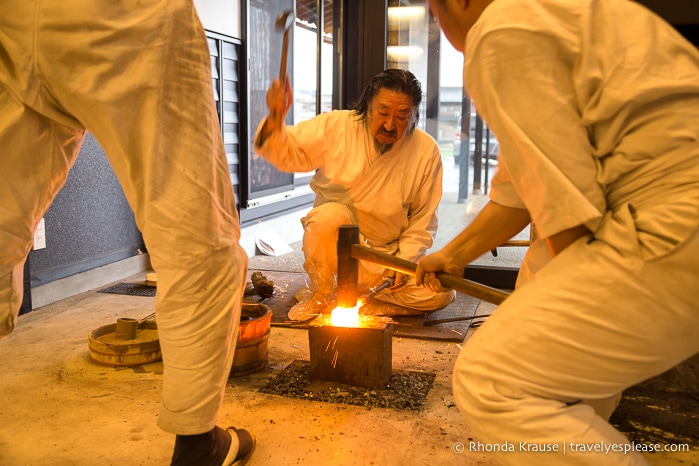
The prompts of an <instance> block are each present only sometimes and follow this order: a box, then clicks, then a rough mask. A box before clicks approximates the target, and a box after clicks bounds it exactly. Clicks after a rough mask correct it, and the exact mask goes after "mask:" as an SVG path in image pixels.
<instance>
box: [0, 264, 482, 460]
mask: <svg viewBox="0 0 699 466" xmlns="http://www.w3.org/2000/svg"><path fill="white" fill-rule="evenodd" d="M138 279H140V278H139V277H134V280H138ZM154 303H155V298H147V297H139V296H125V295H115V294H107V293H99V292H94V291H91V292H87V293H83V294H81V295H78V296H75V297H73V298H69V299H66V300H63V301H60V302H57V303H54V304H50V305H48V306H45V307H43V308H41V309H38V310H35V311H33V312H31V313H29V314H27V315H24V316H22V317H20V320H19V326H18V328H17V329H16V330H15V332H13V333H12V334H11V335H10V336H8V337H6V338H4V339H2V340H0V367H2V371H1V372H0V400H1V403H0V465H7V466H15V465H58V466H62V465H94V464H100V465H117V464H118V465H126V466H128V465H155V464H161V465H165V464H168V463H169V457H170V454H171V450H172V446H173V442H174V436H172V435H170V434H167V433H165V432H163V431H161V430H160V429H159V428H158V427H157V426H156V416H157V408H158V403H159V400H160V387H161V375H162V364H161V363H152V364H147V365H144V366H138V367H135V368H112V367H105V366H100V365H97V364H95V363H93V362H91V361H90V359H89V347H88V340H87V335H88V333H89V332H91V331H92V330H94V329H96V328H98V327H101V326H103V325H107V324H110V323H113V322H115V321H116V318H117V317H133V318H136V319H140V318H143V317H146V316H148V315H149V314H150V313H152V312H153V309H154ZM458 352H459V345H456V344H454V343H440V342H433V341H421V340H413V339H398V338H394V342H393V369H394V370H410V371H431V372H435V373H436V374H437V376H436V380H435V383H434V387H433V388H432V390H431V391H430V393H429V396H428V399H427V404H426V406H425V407H424V408H423V409H422V410H420V411H407V410H406V411H397V410H392V409H377V408H373V409H367V408H364V407H355V406H349V405H342V404H331V403H321V402H314V401H305V400H299V399H293V398H287V397H282V396H277V395H268V394H263V393H260V389H261V388H262V387H263V386H264V385H266V383H267V381H269V380H270V379H271V378H273V377H274V376H275V375H276V374H278V373H279V372H280V371H281V370H282V369H284V368H285V367H286V366H287V365H288V364H289V363H290V362H291V361H293V360H295V359H304V360H308V359H309V351H308V334H307V332H306V331H304V330H297V329H286V328H278V327H273V328H272V331H271V335H270V338H269V359H268V365H267V367H266V368H265V369H263V370H262V371H259V372H257V373H255V374H252V375H249V376H244V377H238V378H232V379H230V384H229V386H228V387H227V389H226V399H225V401H224V404H223V406H222V408H221V411H220V420H219V424H220V425H221V426H228V425H235V426H240V427H246V428H249V429H250V430H251V431H253V432H254V433H255V434H256V436H257V439H258V447H257V450H256V452H255V454H254V456H253V458H252V461H251V462H250V463H249V464H252V465H274V466H277V465H291V464H324V465H368V464H377V465H394V464H395V465H399V464H400V465H421V464H425V465H435V464H452V463H454V462H457V461H459V462H461V461H465V462H467V463H468V464H483V465H489V464H494V463H493V462H492V461H491V460H489V459H488V458H487V456H486V455H484V454H481V453H475V454H474V453H468V452H463V453H461V452H459V453H457V452H456V451H455V448H456V449H457V450H458V444H459V442H462V443H465V442H468V440H469V439H470V438H471V437H472V435H471V433H470V431H469V429H468V427H467V426H466V424H465V423H464V421H463V419H462V418H461V416H460V414H459V412H458V410H457V408H456V407H455V406H454V402H453V397H452V395H451V386H450V372H451V369H452V367H453V363H454V359H455V357H456V356H457V354H458Z"/></svg>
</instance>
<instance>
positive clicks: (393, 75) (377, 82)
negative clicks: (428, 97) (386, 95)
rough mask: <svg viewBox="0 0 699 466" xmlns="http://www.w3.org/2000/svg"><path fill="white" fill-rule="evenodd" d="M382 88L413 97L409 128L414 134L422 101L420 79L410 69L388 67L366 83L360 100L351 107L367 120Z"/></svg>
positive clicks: (361, 117) (361, 118) (362, 118)
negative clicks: (370, 108) (411, 118)
mask: <svg viewBox="0 0 699 466" xmlns="http://www.w3.org/2000/svg"><path fill="white" fill-rule="evenodd" d="M381 89H389V90H391V91H396V92H400V93H402V94H405V95H407V96H408V97H410V98H411V99H412V101H413V121H412V123H411V124H410V129H409V130H408V134H412V132H413V130H414V129H415V126H416V125H417V122H418V120H419V119H420V102H422V86H420V81H418V80H417V78H416V77H415V75H414V74H413V73H411V72H410V71H408V70H398V69H388V70H384V71H382V72H381V73H379V74H377V75H376V76H374V77H373V78H371V80H370V81H369V84H367V85H366V87H365V88H364V91H363V92H362V96H361V97H360V98H359V101H358V102H357V103H355V104H354V105H353V106H352V107H351V110H352V111H354V113H355V114H356V115H357V117H358V118H359V120H366V118H367V113H368V112H369V107H371V103H372V102H373V100H374V97H376V94H378V93H379V91H380V90H381Z"/></svg>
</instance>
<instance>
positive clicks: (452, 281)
mask: <svg viewBox="0 0 699 466" xmlns="http://www.w3.org/2000/svg"><path fill="white" fill-rule="evenodd" d="M352 257H354V258H356V259H361V260H366V261H369V262H373V263H374V264H379V265H381V266H383V267H386V268H387V269H391V270H395V271H397V272H400V273H404V274H406V275H412V276H414V275H415V271H416V270H417V264H415V263H413V262H410V261H407V260H405V259H401V258H400V257H396V256H392V255H391V254H387V253H385V252H381V251H376V250H374V249H371V248H368V247H366V246H362V245H361V244H353V245H352ZM437 278H438V279H439V281H440V282H441V283H442V285H443V286H445V287H448V288H452V289H454V290H456V291H459V292H461V293H465V294H467V295H470V296H473V297H475V298H479V299H482V300H484V301H488V302H489V303H493V304H500V303H502V302H503V301H504V300H505V299H507V297H508V296H510V294H509V293H507V292H505V291H502V290H498V289H497V288H491V287H489V286H486V285H482V284H480V283H476V282H473V281H471V280H466V279H465V278H461V277H457V276H456V275H451V274H448V273H446V272H439V273H437Z"/></svg>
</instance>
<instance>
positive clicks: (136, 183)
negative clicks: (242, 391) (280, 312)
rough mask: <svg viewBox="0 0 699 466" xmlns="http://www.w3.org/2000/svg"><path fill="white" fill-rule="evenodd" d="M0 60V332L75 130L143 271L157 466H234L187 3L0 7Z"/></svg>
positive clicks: (232, 329) (68, 160) (242, 434)
mask: <svg viewBox="0 0 699 466" xmlns="http://www.w3.org/2000/svg"><path fill="white" fill-rule="evenodd" d="M0 56H1V57H2V59H0V151H1V152H0V167H1V169H0V205H1V206H2V207H1V208H0V335H5V334H8V333H9V332H11V331H12V330H13V328H14V327H15V324H16V320H17V313H18V311H19V307H20V303H21V301H22V291H23V290H22V272H23V264H24V262H25V261H26V259H27V254H28V253H29V250H30V248H31V245H32V238H33V232H34V229H35V227H36V225H37V223H38V222H39V220H40V219H41V217H42V216H43V215H44V213H45V212H46V210H47V209H48V207H49V205H50V204H51V201H52V200H53V198H54V197H55V195H56V194H57V193H58V191H59V190H60V189H61V187H62V186H63V184H64V182H65V180H66V177H67V175H68V170H69V169H70V167H71V166H72V165H73V162H74V161H75V159H76V157H77V156H78V153H79V151H80V146H81V144H82V141H83V139H84V137H85V134H86V132H87V131H90V132H91V133H92V134H93V135H94V137H95V139H96V140H97V141H98V142H99V143H100V145H101V146H102V148H103V149H104V151H105V153H106V155H107V158H108V159H109V162H110V163H111V165H112V168H113V169H114V172H115V174H116V176H117V178H118V179H119V182H120V184H121V186H122V188H123V190H124V194H125V195H126V198H127V200H128V202H129V204H130V205H131V207H132V209H133V211H134V214H135V218H136V223H137V225H138V228H139V229H140V231H141V233H142V234H143V239H144V241H145V244H146V246H147V248H148V252H149V253H150V259H151V263H152V265H153V268H154V269H155V271H156V272H157V274H158V296H157V300H156V319H157V323H158V338H159V341H160V346H161V348H162V354H163V364H164V370H163V388H162V390H163V395H162V405H161V410H160V415H159V416H158V425H159V426H160V427H161V428H162V429H164V430H165V431H167V432H170V433H172V434H176V440H175V448H174V452H173V455H172V464H173V465H191V464H197V465H216V466H218V465H222V464H224V465H229V464H236V465H240V464H243V463H244V462H245V461H247V459H248V458H249V457H250V455H251V454H252V451H253V448H254V438H253V437H252V436H251V435H250V434H249V433H248V432H247V431H245V430H243V429H234V428H230V429H228V430H224V429H222V428H220V427H218V426H216V420H217V412H218V410H219V407H220V405H221V402H222V400H223V393H224V389H225V385H226V381H227V380H228V376H229V374H230V369H231V364H232V358H233V354H234V349H235V344H236V340H237V338H236V335H237V331H238V322H239V320H240V310H241V300H242V294H243V290H244V285H245V281H246V280H245V279H246V270H247V255H246V254H245V252H244V251H243V250H242V248H241V247H240V246H239V245H238V239H239V237H240V228H239V223H238V214H237V211H236V206H235V199H234V195H233V189H232V187H231V184H230V175H229V173H228V165H227V162H226V156H225V152H224V149H223V141H222V138H221V133H220V130H219V124H218V117H217V115H216V109H215V107H214V104H213V99H212V95H213V94H212V89H211V82H212V81H211V72H210V56H209V51H208V47H207V41H206V37H205V34H204V30H203V28H202V26H201V23H200V22H199V19H198V17H197V14H196V11H195V10H194V7H193V6H192V3H191V1H186V0H144V1H141V2H138V3H136V2H99V1H94V0H76V1H74V2H71V3H70V6H69V7H67V5H66V3H65V2H61V1H58V0H41V1H38V0H8V1H3V2H0Z"/></svg>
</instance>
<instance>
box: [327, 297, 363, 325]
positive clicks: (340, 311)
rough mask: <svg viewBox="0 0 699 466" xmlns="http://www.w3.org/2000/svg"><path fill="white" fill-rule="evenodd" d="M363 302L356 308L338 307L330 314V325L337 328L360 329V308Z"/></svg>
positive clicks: (358, 303)
mask: <svg viewBox="0 0 699 466" xmlns="http://www.w3.org/2000/svg"><path fill="white" fill-rule="evenodd" d="M361 306H362V302H361V301H357V305H356V306H354V307H339V306H338V307H336V308H335V309H333V310H332V312H331V314H330V325H333V326H335V327H359V323H360V322H359V308H360V307H361Z"/></svg>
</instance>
